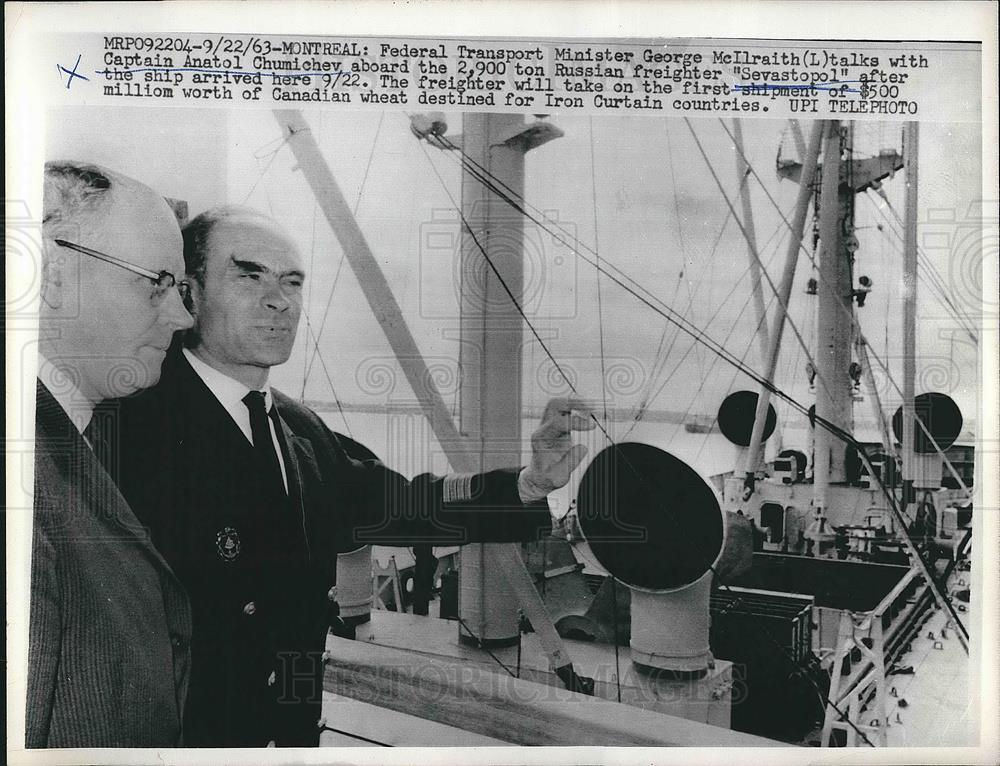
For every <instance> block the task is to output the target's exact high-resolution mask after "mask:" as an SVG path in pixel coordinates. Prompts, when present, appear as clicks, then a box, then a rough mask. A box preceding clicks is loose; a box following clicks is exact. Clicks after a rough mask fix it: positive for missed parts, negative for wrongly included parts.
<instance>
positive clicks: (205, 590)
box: [112, 353, 550, 745]
mask: <svg viewBox="0 0 1000 766" xmlns="http://www.w3.org/2000/svg"><path fill="white" fill-rule="evenodd" d="M274 398H275V406H276V409H277V412H278V414H279V425H280V429H281V435H282V440H283V442H284V445H283V454H284V462H285V468H286V471H287V475H288V486H289V497H288V502H287V505H286V506H285V507H283V508H280V509H277V510H276V509H274V508H272V507H263V505H262V502H261V499H260V493H259V491H258V490H257V489H256V488H255V485H254V481H253V479H254V477H253V476H250V475H248V473H249V466H251V465H252V464H253V459H252V449H251V447H250V444H249V442H248V441H247V440H246V438H245V437H244V435H243V433H242V432H241V431H240V430H239V428H238V427H237V425H236V424H235V423H234V422H233V420H232V418H231V417H230V416H229V414H228V413H227V412H226V410H225V409H224V408H223V407H222V405H221V404H220V403H219V402H218V400H217V399H216V398H215V396H214V395H213V394H212V392H211V391H210V390H209V389H208V388H207V386H205V384H204V382H203V381H202V380H201V378H200V377H198V375H197V374H196V373H195V372H194V370H193V369H191V366H190V365H189V364H188V362H187V360H186V359H185V358H184V357H183V355H182V354H180V353H172V354H171V355H169V356H168V358H167V361H166V362H165V363H164V366H163V376H162V379H161V382H160V384H159V385H158V386H156V387H154V388H152V389H150V390H148V391H145V392H143V393H142V394H140V395H139V396H137V397H133V398H130V399H126V400H121V401H119V402H117V403H115V406H116V409H117V412H116V413H114V417H115V418H116V419H117V426H116V428H115V430H116V432H117V433H116V434H115V435H114V437H113V438H112V441H113V442H114V443H115V444H117V445H118V448H117V449H116V450H114V454H113V460H112V464H113V465H114V467H115V470H114V471H113V473H114V474H115V475H116V476H117V477H118V481H119V485H120V487H121V489H122V492H123V494H124V495H125V496H126V497H127V498H128V500H129V502H130V503H131V504H132V507H133V508H134V509H135V511H136V514H137V515H138V516H139V518H140V519H141V520H142V521H143V523H145V524H147V525H148V526H149V528H150V531H151V533H152V537H153V540H154V543H155V544H156V546H157V547H158V548H159V550H160V551H161V552H162V554H163V555H164V557H165V558H166V559H167V560H168V561H169V562H170V563H171V565H172V566H173V567H174V569H175V571H176V572H177V575H178V577H179V578H180V579H181V580H182V581H183V582H184V584H185V585H186V586H187V588H188V590H189V593H190V596H191V600H192V606H193V610H194V638H193V670H192V680H191V693H190V696H189V704H188V715H187V717H186V719H185V738H186V740H187V741H188V742H189V743H191V744H193V745H254V744H261V743H265V744H266V742H267V741H268V738H269V737H268V736H267V734H266V733H265V734H264V738H263V739H262V740H256V739H254V738H255V737H260V736H261V733H262V732H266V731H267V730H268V727H270V726H273V721H272V719H273V718H274V716H275V708H274V697H275V695H278V696H279V697H281V698H282V700H283V704H282V705H280V706H279V709H280V710H281V711H283V712H284V711H288V710H290V709H294V708H296V704H295V703H297V702H301V703H303V705H304V706H305V707H309V706H313V708H314V709H313V710H311V711H308V710H306V712H305V713H303V715H305V716H306V718H307V719H311V723H310V721H309V720H306V721H305V722H304V723H303V724H302V726H312V729H313V730H315V721H316V719H317V718H318V715H319V703H320V700H321V697H322V665H321V663H320V661H319V657H320V654H321V653H322V651H323V649H324V647H325V641H326V632H327V627H328V625H329V613H330V600H329V598H328V592H329V591H330V588H331V586H333V585H334V583H335V581H336V561H337V555H336V554H337V553H338V552H342V551H347V550H353V549H354V548H357V547H358V546H359V545H360V544H364V543H370V542H378V543H382V544H405V545H413V544H415V543H441V544H462V543H468V542H477V541H491V542H511V541H517V540H528V539H535V538H536V537H537V536H538V533H539V532H544V531H548V530H549V529H550V517H549V512H548V507H547V504H545V503H544V502H542V503H538V504H535V505H533V506H531V507H530V508H525V507H524V506H523V505H522V504H521V501H520V498H519V496H518V494H517V486H516V484H517V482H516V477H517V473H516V472H515V471H492V472H488V473H485V474H481V475H479V476H477V477H475V479H474V480H473V482H472V492H473V495H474V498H473V499H472V500H470V501H468V502H465V503H461V504H450V503H444V502H443V492H444V490H443V481H442V479H440V478H437V477H433V476H430V475H425V476H421V477H418V478H417V479H415V480H414V481H412V482H410V481H407V480H406V479H404V478H403V477H402V476H400V475H399V474H397V473H395V472H393V471H391V470H389V469H388V468H386V467H385V466H384V465H382V464H381V463H380V462H379V461H378V460H376V459H375V457H374V455H373V454H372V453H371V451H370V450H368V449H366V448H364V447H363V446H361V445H359V444H357V443H356V442H353V441H351V440H350V439H347V438H345V437H343V436H340V435H338V434H335V433H333V432H332V431H330V430H329V429H328V428H327V427H326V426H325V425H324V424H323V422H322V421H321V420H320V418H319V417H318V416H317V415H316V414H315V413H313V412H312V411H310V410H309V409H307V408H305V407H303V406H301V405H300V404H298V403H296V402H294V401H293V400H291V399H289V398H288V397H286V396H284V395H282V394H280V393H277V392H275V395H274ZM279 653H281V654H282V655H283V659H281V660H276V655H277V654H279ZM272 672H277V674H278V675H277V682H276V683H275V684H273V685H272V686H270V687H269V686H268V679H269V678H270V676H271V673H272ZM284 703H288V704H284ZM300 707H301V706H300ZM302 709H305V708H302Z"/></svg>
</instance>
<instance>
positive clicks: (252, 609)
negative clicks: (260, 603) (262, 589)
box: [243, 601, 257, 615]
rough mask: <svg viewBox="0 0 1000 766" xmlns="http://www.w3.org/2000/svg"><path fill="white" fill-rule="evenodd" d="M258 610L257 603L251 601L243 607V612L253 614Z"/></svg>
mask: <svg viewBox="0 0 1000 766" xmlns="http://www.w3.org/2000/svg"><path fill="white" fill-rule="evenodd" d="M256 611H257V605H256V604H255V603H254V602H253V601H251V602H250V603H249V604H247V605H246V606H244V607H243V614H246V615H251V614H253V613H254V612H256Z"/></svg>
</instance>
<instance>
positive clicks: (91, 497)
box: [35, 381, 181, 588]
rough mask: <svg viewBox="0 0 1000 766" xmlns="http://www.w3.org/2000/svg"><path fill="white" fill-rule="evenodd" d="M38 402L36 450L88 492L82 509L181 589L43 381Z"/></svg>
mask: <svg viewBox="0 0 1000 766" xmlns="http://www.w3.org/2000/svg"><path fill="white" fill-rule="evenodd" d="M35 401H36V408H35V430H36V432H37V434H38V436H39V438H38V439H37V440H36V445H35V448H36V449H43V450H48V451H49V455H48V458H49V459H50V460H52V461H53V462H54V463H55V464H56V466H57V468H58V470H60V471H61V472H64V473H65V475H66V476H67V479H68V481H69V483H70V484H71V485H73V484H74V483H75V484H76V485H77V486H78V487H79V491H80V492H82V493H85V496H84V498H81V500H84V501H85V502H82V503H81V506H82V507H86V508H90V510H91V512H92V516H93V518H94V519H95V520H97V521H98V522H99V523H101V524H102V525H104V526H105V527H106V528H107V530H108V533H109V536H113V537H118V538H122V539H125V540H128V541H130V542H132V543H134V544H135V545H136V546H137V547H138V548H139V549H140V550H141V551H142V552H143V554H144V555H145V556H146V557H147V558H148V559H149V560H150V561H151V562H152V563H153V564H154V566H156V567H157V568H158V569H160V570H162V571H163V572H165V573H166V575H167V576H168V578H169V579H170V581H171V582H172V583H173V584H174V585H175V586H176V587H177V588H180V587H181V584H180V582H179V581H178V580H177V578H176V577H175V576H174V573H173V570H172V569H171V568H170V565H169V564H167V562H166V561H165V560H164V558H163V557H162V556H161V555H160V553H159V551H157V550H156V548H155V547H154V546H153V543H152V541H151V540H150V537H149V532H148V531H147V529H146V527H144V526H143V525H142V523H141V522H140V521H139V519H137V518H136V516H135V514H134V513H133V512H132V508H131V507H130V506H129V504H128V502H127V501H126V500H125V498H124V497H123V496H122V494H121V492H120V491H119V489H118V485H117V484H115V482H114V480H113V479H112V478H111V476H110V475H109V474H108V472H107V471H106V470H105V469H104V466H102V465H101V463H100V461H99V460H98V459H97V455H96V454H94V451H93V450H92V449H91V447H90V445H88V444H87V442H86V441H85V440H84V438H83V437H82V436H81V435H80V432H79V431H77V430H76V427H75V426H74V425H73V423H72V421H71V420H70V419H69V416H68V415H67V414H66V412H65V411H64V410H63V408H62V407H61V406H60V405H59V403H58V402H56V400H55V399H54V398H53V396H52V394H51V393H49V390H48V389H47V388H46V387H45V385H44V384H43V383H42V382H41V381H38V382H37V386H36V400H35Z"/></svg>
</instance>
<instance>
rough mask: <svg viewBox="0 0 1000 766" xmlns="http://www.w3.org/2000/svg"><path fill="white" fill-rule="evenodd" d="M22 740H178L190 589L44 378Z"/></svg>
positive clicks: (113, 743) (157, 743) (89, 743)
mask: <svg viewBox="0 0 1000 766" xmlns="http://www.w3.org/2000/svg"><path fill="white" fill-rule="evenodd" d="M36 401H37V407H36V414H35V491H34V503H35V508H34V527H33V534H32V551H31V614H30V622H29V637H28V697H27V709H26V724H25V745H26V746H27V747H29V748H37V747H177V746H178V745H179V744H181V738H180V737H181V721H182V718H183V705H184V699H185V695H186V690H187V683H188V673H189V668H190V649H189V642H190V638H191V614H190V607H189V605H188V601H187V596H186V594H185V593H184V590H183V588H182V587H181V585H180V583H179V582H178V581H177V579H176V578H175V577H174V575H173V573H172V572H171V570H170V568H169V567H168V566H167V564H166V562H165V561H164V560H163V558H162V557H161V556H160V554H159V553H157V551H156V550H155V549H154V548H153V546H152V544H151V543H150V541H149V539H148V536H147V534H146V532H145V530H144V529H143V528H142V526H141V525H140V524H139V523H138V521H137V520H136V518H135V516H134V515H133V513H132V511H131V509H130V508H129V506H128V504H127V503H126V502H125V500H124V498H123V497H122V496H121V494H120V493H119V491H118V489H117V488H116V487H115V485H114V483H113V482H112V481H111V479H110V477H109V476H108V474H107V473H106V472H105V470H104V469H103V468H102V467H101V465H100V464H99V463H98V461H97V458H96V456H95V455H94V453H93V451H92V450H91V449H90V447H88V446H87V444H86V442H85V441H84V440H83V439H82V438H81V437H80V434H79V433H78V432H77V430H76V429H75V428H74V426H73V424H72V423H71V422H70V420H69V418H68V417H67V415H66V413H65V412H64V411H63V409H62V408H61V407H60V406H59V404H58V403H57V402H56V401H55V399H53V398H52V395H51V394H50V393H49V391H48V390H47V389H46V388H45V387H44V386H43V385H42V384H41V383H40V382H39V383H38V390H37V398H36Z"/></svg>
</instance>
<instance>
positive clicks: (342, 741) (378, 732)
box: [320, 692, 509, 747]
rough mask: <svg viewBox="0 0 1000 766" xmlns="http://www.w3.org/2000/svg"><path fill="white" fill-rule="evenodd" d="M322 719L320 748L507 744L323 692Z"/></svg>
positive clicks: (494, 745)
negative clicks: (322, 729)
mask: <svg viewBox="0 0 1000 766" xmlns="http://www.w3.org/2000/svg"><path fill="white" fill-rule="evenodd" d="M323 718H324V719H325V720H326V725H327V727H329V728H328V730H326V731H324V732H323V734H322V735H321V736H320V745H321V746H322V747H377V746H378V745H376V744H375V743H378V744H380V745H383V746H388V747H497V746H504V745H508V744H509V743H507V742H504V741H503V740H499V739H494V738H492V737H484V736H483V735H481V734H476V733H474V732H470V731H463V730H462V729H458V728H456V727H454V726H446V725H445V724H442V723H437V722H435V721H428V720H426V719H424V718H418V717H417V716H414V715H407V714H405V713H399V712H396V711H395V710H386V709H385V708H380V707H376V706H375V705H371V704H368V703H367V702H361V701H359V700H355V699H351V698H350V697H345V696H343V695H340V694H331V693H330V692H324V694H323ZM329 729H333V731H330V730H329Z"/></svg>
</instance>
